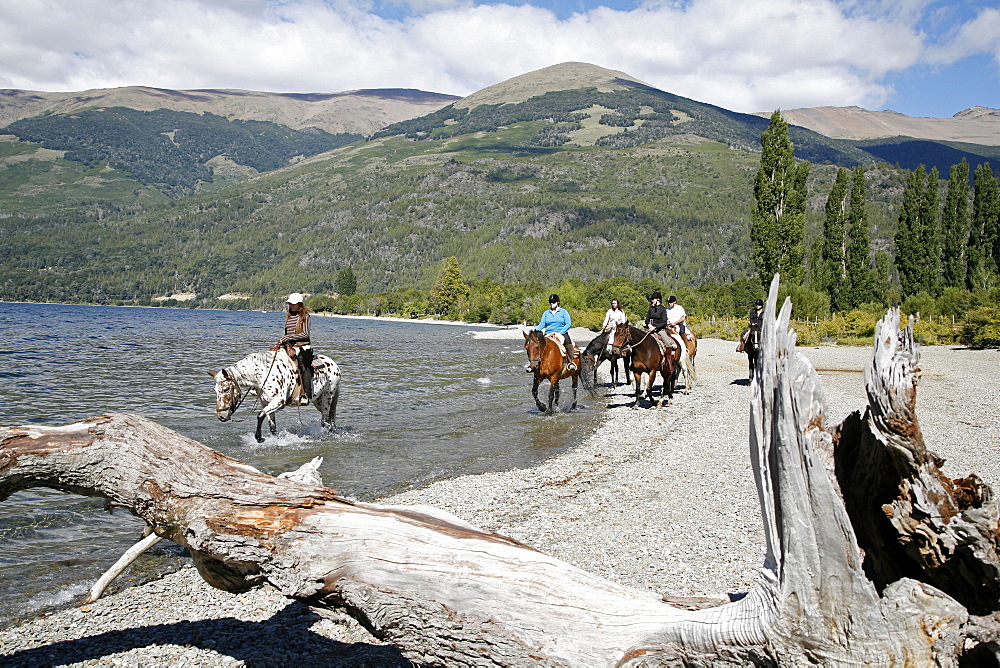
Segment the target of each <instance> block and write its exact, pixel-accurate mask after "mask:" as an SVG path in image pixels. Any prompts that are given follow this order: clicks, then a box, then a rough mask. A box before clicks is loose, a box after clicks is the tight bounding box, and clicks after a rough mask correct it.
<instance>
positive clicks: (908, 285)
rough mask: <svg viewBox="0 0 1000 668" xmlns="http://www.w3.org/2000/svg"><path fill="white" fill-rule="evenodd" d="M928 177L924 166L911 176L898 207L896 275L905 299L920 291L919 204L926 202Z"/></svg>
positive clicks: (908, 176) (907, 178)
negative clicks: (925, 186)
mask: <svg viewBox="0 0 1000 668" xmlns="http://www.w3.org/2000/svg"><path fill="white" fill-rule="evenodd" d="M925 176H926V173H925V172H924V166H923V165H921V166H920V168H919V169H916V170H914V171H912V172H910V173H909V174H908V175H907V177H906V187H905V188H904V189H903V202H902V204H900V206H899V223H898V225H897V226H896V236H895V241H896V257H895V261H896V271H897V272H899V283H900V287H902V289H903V294H904V295H914V294H916V293H917V292H919V291H920V279H921V276H920V255H919V254H920V244H919V241H918V238H919V234H920V230H919V227H920V200H921V199H922V198H923V191H924V182H925V180H926V179H925Z"/></svg>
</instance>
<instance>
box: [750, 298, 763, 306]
mask: <svg viewBox="0 0 1000 668" xmlns="http://www.w3.org/2000/svg"><path fill="white" fill-rule="evenodd" d="M753 305H754V306H763V305H764V300H763V299H758V300H757V301H755V302H754V303H753Z"/></svg>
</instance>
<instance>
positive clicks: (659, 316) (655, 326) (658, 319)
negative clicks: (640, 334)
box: [645, 292, 673, 347]
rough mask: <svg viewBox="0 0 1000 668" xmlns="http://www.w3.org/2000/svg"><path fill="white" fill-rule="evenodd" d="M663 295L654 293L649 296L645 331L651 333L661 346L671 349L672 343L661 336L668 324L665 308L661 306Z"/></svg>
mask: <svg viewBox="0 0 1000 668" xmlns="http://www.w3.org/2000/svg"><path fill="white" fill-rule="evenodd" d="M662 300H663V295H661V294H660V293H659V292H654V293H653V294H651V295H649V302H650V305H649V310H648V311H646V320H645V323H646V329H647V330H649V331H650V332H652V333H653V335H654V336H656V338H658V339H659V340H660V341H661V342H662V343H663V345H665V346H668V347H673V342H672V341H671V340H670V338H669V337H668V336H664V335H663V330H664V328H665V327H666V326H667V325H668V324H669V319H668V316H667V308H666V307H665V306H664V305H663V302H662Z"/></svg>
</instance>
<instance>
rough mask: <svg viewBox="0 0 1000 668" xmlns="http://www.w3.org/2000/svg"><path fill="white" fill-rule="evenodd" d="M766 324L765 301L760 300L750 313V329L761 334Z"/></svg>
mask: <svg viewBox="0 0 1000 668" xmlns="http://www.w3.org/2000/svg"><path fill="white" fill-rule="evenodd" d="M763 324H764V300H763V299H758V300H757V302H756V303H755V304H754V306H753V310H752V311H750V329H753V330H756V331H757V333H758V334H759V333H760V328H761V326H762V325H763Z"/></svg>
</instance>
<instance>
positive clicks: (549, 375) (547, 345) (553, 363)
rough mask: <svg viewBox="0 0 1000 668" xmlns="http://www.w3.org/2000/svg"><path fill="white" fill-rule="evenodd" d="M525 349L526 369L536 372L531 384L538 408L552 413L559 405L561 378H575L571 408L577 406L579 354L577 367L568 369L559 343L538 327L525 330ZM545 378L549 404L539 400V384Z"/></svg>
mask: <svg viewBox="0 0 1000 668" xmlns="http://www.w3.org/2000/svg"><path fill="white" fill-rule="evenodd" d="M524 351H525V352H526V353H528V366H527V368H526V369H525V370H526V371H527V372H528V373H534V374H535V380H534V382H533V383H532V384H531V396H533V397H534V398H535V404H536V405H537V406H538V410H540V411H542V412H543V413H551V412H552V409H553V407H558V406H559V380H560V379H562V378H572V379H573V405H572V406H570V410H573V409H574V408H576V386H577V383H578V382H579V380H580V357H579V354H577V355H576V358H575V361H576V369H573V370H570V369H568V368H567V365H566V363H565V361H564V360H563V355H562V352H561V351H560V350H559V345H558V344H557V343H556V342H555V341H553V340H551V339H547V338H545V336H544V335H543V334H542V333H541V332H539V331H538V330H537V329H536V330H532V331H530V332H524ZM543 380H548V381H549V404H548V406H546V405H545V404H543V403H542V402H541V401H539V400H538V386H539V385H540V384H541V382H542V381H543Z"/></svg>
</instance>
